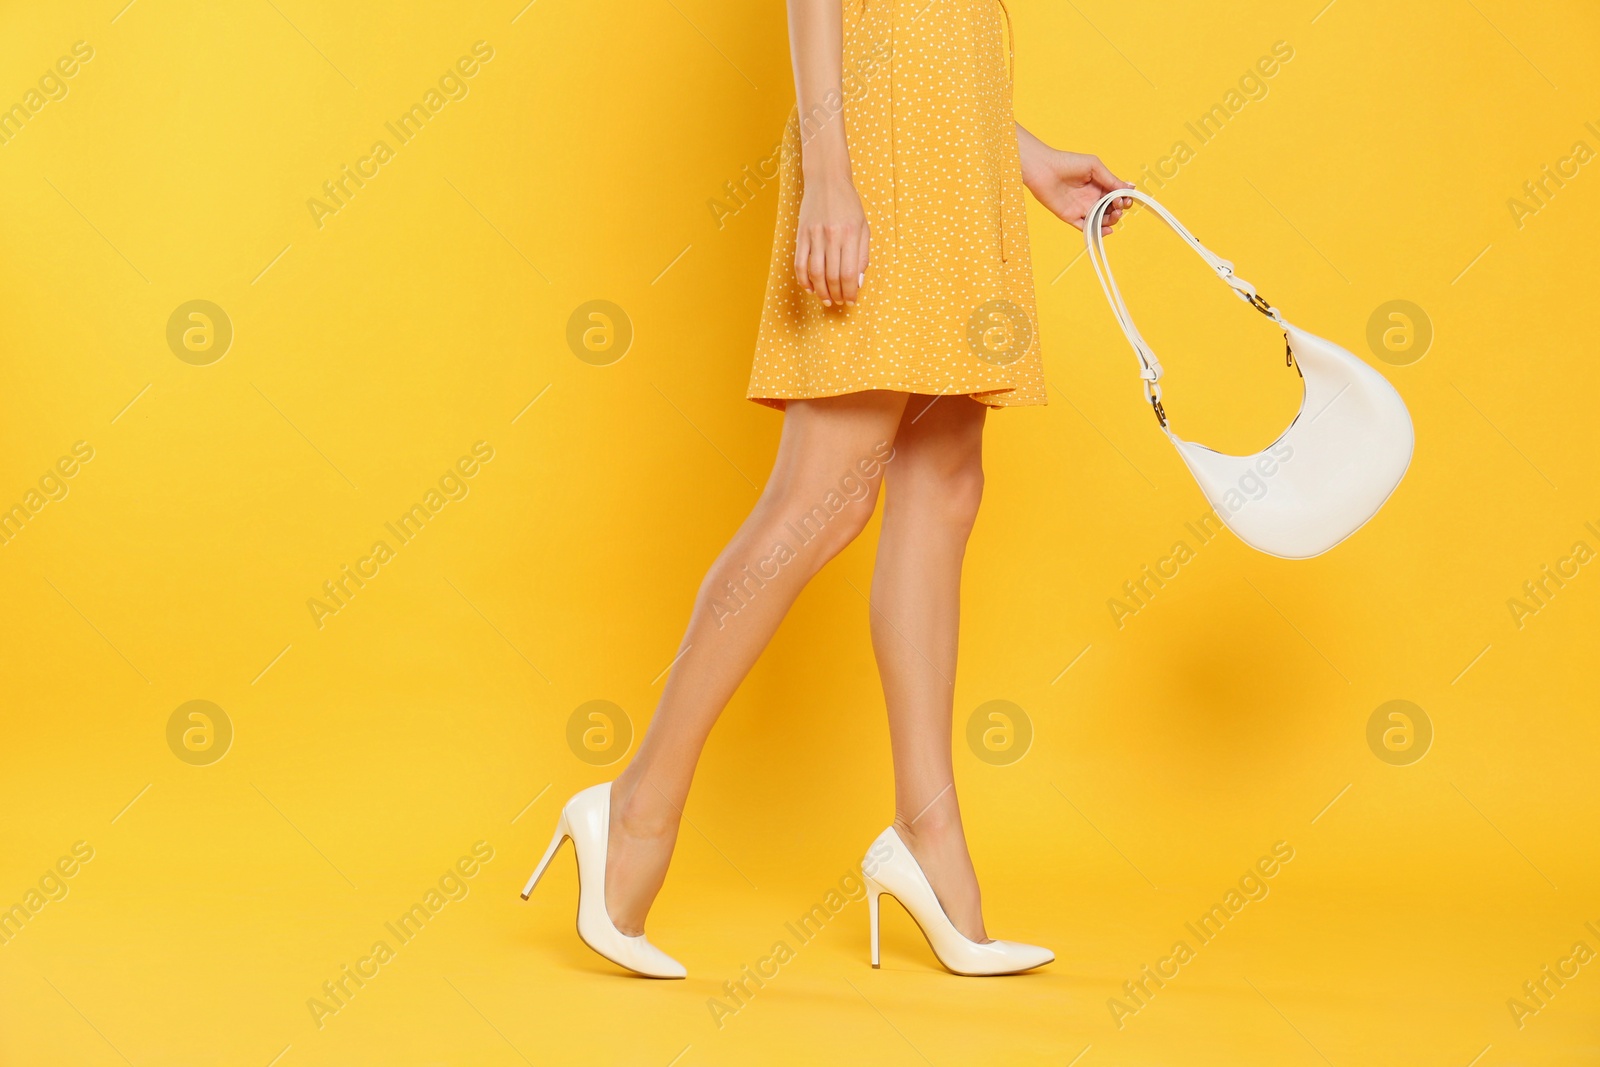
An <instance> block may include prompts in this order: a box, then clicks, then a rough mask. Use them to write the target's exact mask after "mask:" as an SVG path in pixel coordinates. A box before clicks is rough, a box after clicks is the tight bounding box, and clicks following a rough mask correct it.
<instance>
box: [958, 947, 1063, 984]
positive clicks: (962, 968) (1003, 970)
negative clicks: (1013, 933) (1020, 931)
mask: <svg viewBox="0 0 1600 1067" xmlns="http://www.w3.org/2000/svg"><path fill="white" fill-rule="evenodd" d="M968 944H969V945H970V946H971V948H972V951H970V952H968V953H966V954H965V958H964V959H961V960H958V961H951V962H945V966H946V967H949V968H950V970H952V971H955V973H957V974H965V975H973V976H977V977H983V976H988V975H1001V974H1021V973H1022V972H1023V971H1031V970H1033V969H1034V968H1035V967H1043V966H1044V965H1045V964H1047V963H1050V962H1053V961H1054V960H1055V958H1056V954H1055V953H1054V952H1051V951H1050V950H1049V949H1047V948H1045V947H1044V946H1043V945H1027V944H1024V943H1022V942H1021V941H985V942H975V941H969V942H968Z"/></svg>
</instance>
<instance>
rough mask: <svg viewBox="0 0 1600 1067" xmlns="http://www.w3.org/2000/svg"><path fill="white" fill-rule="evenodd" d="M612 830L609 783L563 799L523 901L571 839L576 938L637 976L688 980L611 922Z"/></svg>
mask: <svg viewBox="0 0 1600 1067" xmlns="http://www.w3.org/2000/svg"><path fill="white" fill-rule="evenodd" d="M610 830H611V783H610V782H602V783H601V784H600V785H592V786H590V787H589V788H588V789H585V790H582V791H581V792H579V793H578V794H577V795H575V796H574V797H573V798H572V799H571V800H569V801H567V803H566V806H565V807H563V808H562V809H561V818H560V819H559V820H557V822H556V834H555V837H553V838H551V839H550V847H549V848H547V849H545V853H544V859H542V860H540V861H539V866H537V867H535V868H534V869H533V876H532V877H531V878H529V879H528V884H527V885H525V886H523V888H522V899H523V900H527V899H528V894H530V893H532V892H533V887H534V886H536V885H538V884H539V879H540V878H541V877H543V876H544V872H545V868H546V867H549V866H550V861H551V860H552V859H553V858H555V854H556V850H557V849H559V848H560V847H561V842H562V841H564V840H566V839H567V838H571V839H572V848H573V851H574V852H576V853H577V856H578V937H580V938H582V940H583V943H584V944H585V945H588V946H589V947H590V948H592V949H594V950H595V951H596V952H598V953H599V954H600V955H602V956H604V957H605V958H606V959H608V960H610V961H611V962H612V963H615V964H616V965H617V966H618V967H624V968H626V969H628V970H630V971H633V972H634V973H635V974H642V975H644V976H646V977H647V978H683V977H686V976H687V975H688V971H686V970H685V969H684V966H683V964H681V963H679V962H678V961H677V960H675V959H673V958H672V957H671V956H669V955H667V954H666V953H665V952H662V951H661V950H660V949H658V948H656V947H655V946H654V945H652V944H651V943H650V942H649V941H647V940H645V936H644V935H643V934H639V935H637V936H632V937H630V936H629V935H627V934H625V933H623V932H622V931H621V930H618V929H617V927H616V924H615V923H613V922H612V921H611V914H610V913H609V912H608V911H606V839H607V837H608V835H609V833H610Z"/></svg>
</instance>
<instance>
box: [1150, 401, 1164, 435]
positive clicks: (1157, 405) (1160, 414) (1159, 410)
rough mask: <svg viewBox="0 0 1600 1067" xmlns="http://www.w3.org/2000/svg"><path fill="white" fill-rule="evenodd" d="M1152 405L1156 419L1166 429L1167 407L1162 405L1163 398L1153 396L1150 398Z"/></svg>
mask: <svg viewBox="0 0 1600 1067" xmlns="http://www.w3.org/2000/svg"><path fill="white" fill-rule="evenodd" d="M1150 406H1151V407H1152V408H1154V409H1155V413H1156V421H1157V422H1159V423H1160V424H1161V428H1162V429H1166V428H1167V409H1166V408H1164V407H1162V406H1161V398H1160V397H1156V396H1152V397H1151V398H1150Z"/></svg>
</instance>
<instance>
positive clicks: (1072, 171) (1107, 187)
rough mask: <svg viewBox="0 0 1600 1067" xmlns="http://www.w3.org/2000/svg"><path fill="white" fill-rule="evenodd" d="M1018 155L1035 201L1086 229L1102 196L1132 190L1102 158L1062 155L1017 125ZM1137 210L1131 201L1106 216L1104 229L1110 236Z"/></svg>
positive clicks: (1131, 185)
mask: <svg viewBox="0 0 1600 1067" xmlns="http://www.w3.org/2000/svg"><path fill="white" fill-rule="evenodd" d="M1017 151H1018V152H1019V153H1020V155H1021V156H1022V183H1023V184H1024V185H1026V186H1027V187H1028V191H1029V192H1031V193H1033V195H1034V197H1035V198H1036V199H1037V200H1038V201H1039V203H1041V204H1043V205H1044V206H1045V207H1047V208H1049V209H1050V210H1051V211H1052V212H1054V213H1055V216H1056V217H1057V218H1059V219H1063V220H1065V221H1067V222H1070V223H1072V224H1073V225H1074V226H1076V227H1077V228H1078V229H1080V230H1081V229H1083V220H1084V217H1085V216H1086V215H1088V214H1089V209H1090V208H1092V207H1094V205H1095V202H1096V201H1098V200H1099V199H1100V198H1101V197H1102V196H1104V195H1105V194H1107V193H1109V192H1113V191H1114V190H1117V189H1132V188H1133V183H1132V182H1125V181H1122V180H1120V179H1118V178H1117V177H1116V175H1114V174H1112V173H1111V172H1110V171H1109V170H1107V169H1106V165H1105V164H1104V163H1101V162H1100V157H1099V156H1085V155H1081V154H1079V153H1077V152H1059V151H1057V150H1056V149H1054V148H1051V147H1050V146H1049V145H1047V144H1045V143H1044V142H1043V141H1041V140H1039V138H1037V137H1035V136H1034V135H1033V134H1031V133H1029V132H1028V131H1027V130H1025V129H1023V127H1022V123H1020V122H1019V123H1017ZM1132 206H1133V201H1132V200H1131V199H1129V198H1127V197H1123V198H1122V199H1121V200H1118V201H1117V203H1116V206H1114V207H1113V208H1112V209H1111V210H1110V211H1108V212H1106V214H1105V222H1104V224H1103V225H1102V226H1101V228H1100V232H1101V233H1102V234H1110V233H1111V227H1112V225H1113V224H1115V223H1116V221H1117V220H1118V219H1120V218H1122V212H1123V210H1124V209H1126V208H1130V207H1132Z"/></svg>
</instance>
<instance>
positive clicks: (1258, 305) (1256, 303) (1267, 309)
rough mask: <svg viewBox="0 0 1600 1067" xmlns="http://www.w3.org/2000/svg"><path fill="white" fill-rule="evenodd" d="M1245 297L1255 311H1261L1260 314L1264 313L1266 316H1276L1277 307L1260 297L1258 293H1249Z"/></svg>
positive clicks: (1271, 317) (1272, 317) (1273, 317)
mask: <svg viewBox="0 0 1600 1067" xmlns="http://www.w3.org/2000/svg"><path fill="white" fill-rule="evenodd" d="M1245 299H1246V300H1247V301H1249V302H1250V304H1251V306H1253V307H1254V308H1255V309H1256V310H1257V311H1259V312H1261V314H1263V315H1265V316H1266V317H1267V318H1269V319H1275V318H1277V317H1278V309H1277V308H1275V307H1273V306H1272V305H1271V304H1269V303H1267V302H1266V301H1265V300H1263V299H1261V294H1260V293H1251V294H1250V295H1249V296H1247V297H1245Z"/></svg>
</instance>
